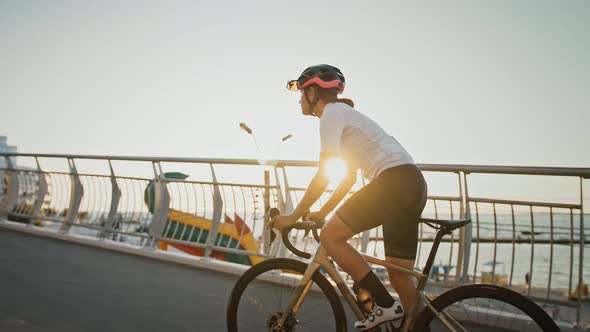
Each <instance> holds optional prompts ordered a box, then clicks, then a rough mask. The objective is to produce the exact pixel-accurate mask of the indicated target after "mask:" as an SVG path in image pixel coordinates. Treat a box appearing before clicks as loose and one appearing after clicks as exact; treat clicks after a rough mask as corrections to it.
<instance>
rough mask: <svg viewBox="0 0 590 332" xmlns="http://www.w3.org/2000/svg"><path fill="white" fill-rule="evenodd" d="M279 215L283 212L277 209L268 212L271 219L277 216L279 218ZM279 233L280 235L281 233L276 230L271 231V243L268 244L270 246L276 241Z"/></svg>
mask: <svg viewBox="0 0 590 332" xmlns="http://www.w3.org/2000/svg"><path fill="white" fill-rule="evenodd" d="M279 214H281V211H280V210H279V209H277V208H276V207H275V208H272V209H270V210H269V211H268V215H269V217H270V219H272V218H274V217H275V216H278V215H279ZM278 233H280V232H279V231H278V230H277V229H276V228H272V229H271V232H270V241H269V242H268V245H269V246H270V245H271V244H272V242H273V241H274V240H275V239H276V237H277V234H278Z"/></svg>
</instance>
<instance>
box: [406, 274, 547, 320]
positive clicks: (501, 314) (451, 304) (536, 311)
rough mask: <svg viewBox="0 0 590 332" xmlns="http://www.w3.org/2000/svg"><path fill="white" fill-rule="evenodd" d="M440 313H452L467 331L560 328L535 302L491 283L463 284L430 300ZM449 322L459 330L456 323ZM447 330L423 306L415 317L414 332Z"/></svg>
mask: <svg viewBox="0 0 590 332" xmlns="http://www.w3.org/2000/svg"><path fill="white" fill-rule="evenodd" d="M431 304H432V306H433V307H434V308H435V309H436V310H437V311H439V312H443V311H444V312H445V313H447V314H448V315H450V316H452V317H453V319H455V320H456V321H457V322H458V323H459V324H460V326H461V327H463V328H464V329H465V330H467V331H519V332H529V331H543V332H557V331H559V328H558V327H557V325H556V324H555V322H554V321H553V319H551V317H549V315H547V313H546V312H545V311H543V309H541V308H540V307H539V306H538V305H537V304H535V303H534V302H533V301H531V300H529V299H528V298H526V297H524V296H523V295H521V294H519V293H517V292H514V291H512V290H510V289H508V288H504V287H499V286H494V285H484V284H477V285H466V286H461V287H457V288H454V289H451V290H449V291H447V292H445V293H443V294H441V295H440V296H438V297H437V298H436V299H434V301H432V303H431ZM451 325H452V326H453V328H455V329H456V330H459V331H461V330H462V329H461V328H460V327H458V326H459V325H458V324H455V323H452V322H451ZM428 327H431V328H432V330H433V331H435V330H439V331H446V330H448V328H447V327H445V325H444V324H443V323H442V322H441V321H440V320H439V319H437V318H436V317H435V315H434V313H433V312H432V311H431V310H430V309H428V308H426V309H424V311H423V312H422V313H421V314H420V315H419V316H418V319H417V320H416V323H415V325H414V329H413V331H414V332H422V331H428Z"/></svg>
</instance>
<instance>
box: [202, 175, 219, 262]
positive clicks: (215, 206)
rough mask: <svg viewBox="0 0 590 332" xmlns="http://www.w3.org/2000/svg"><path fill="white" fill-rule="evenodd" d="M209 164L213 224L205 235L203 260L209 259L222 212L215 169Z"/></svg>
mask: <svg viewBox="0 0 590 332" xmlns="http://www.w3.org/2000/svg"><path fill="white" fill-rule="evenodd" d="M209 166H210V167H211V177H212V179H213V220H212V221H213V224H212V225H211V230H210V231H209V236H208V237H207V242H206V248H205V254H204V255H203V258H204V259H205V260H209V259H211V252H212V251H213V247H214V246H215V240H216V239H217V232H218V230H219V224H220V223H221V215H222V214H223V199H222V198H221V192H220V191H219V185H218V182H217V176H215V169H214V168H213V164H209Z"/></svg>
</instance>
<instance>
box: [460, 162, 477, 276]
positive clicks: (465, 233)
mask: <svg viewBox="0 0 590 332" xmlns="http://www.w3.org/2000/svg"><path fill="white" fill-rule="evenodd" d="M461 175H462V179H463V186H464V195H463V197H462V198H461V206H462V209H461V218H462V219H471V210H470V208H469V190H468V186H467V175H468V173H466V172H461ZM472 232H473V223H469V224H467V225H465V226H464V227H462V228H461V231H460V244H459V253H460V254H462V256H463V257H462V262H461V263H462V264H461V265H459V264H457V277H459V276H460V279H459V280H460V283H461V284H466V283H469V258H470V255H471V240H472V236H473V235H472V234H473V233H472ZM459 267H461V268H462V271H459ZM474 277H475V276H474Z"/></svg>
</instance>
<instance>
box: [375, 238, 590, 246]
mask: <svg viewBox="0 0 590 332" xmlns="http://www.w3.org/2000/svg"><path fill="white" fill-rule="evenodd" d="M418 240H419V241H422V242H433V241H434V237H427V238H418ZM369 241H383V238H382V237H378V238H375V237H371V238H370V240H369ZM512 241H513V240H512V239H508V238H504V239H495V240H494V239H493V238H480V239H479V241H478V240H475V239H474V240H471V243H478V242H479V243H494V242H495V243H512ZM440 242H441V243H443V242H453V243H456V242H457V239H455V240H452V241H451V238H443V239H441V240H440ZM514 243H517V244H522V243H527V244H530V243H531V240H530V239H523V238H520V239H515V240H514ZM551 243H553V244H567V245H569V244H580V243H581V241H580V240H574V241H571V242H570V240H569V239H568V240H555V239H553V242H551V241H550V240H540V239H538V238H537V237H535V244H551ZM584 243H585V244H587V243H586V242H584ZM588 245H590V244H588Z"/></svg>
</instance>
